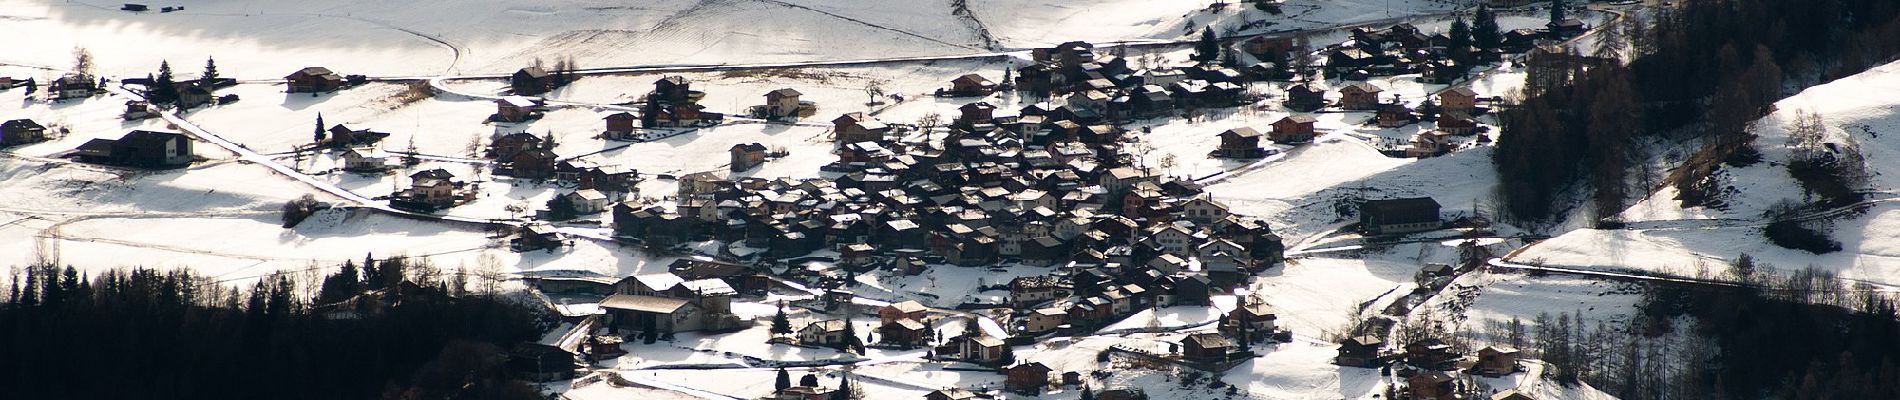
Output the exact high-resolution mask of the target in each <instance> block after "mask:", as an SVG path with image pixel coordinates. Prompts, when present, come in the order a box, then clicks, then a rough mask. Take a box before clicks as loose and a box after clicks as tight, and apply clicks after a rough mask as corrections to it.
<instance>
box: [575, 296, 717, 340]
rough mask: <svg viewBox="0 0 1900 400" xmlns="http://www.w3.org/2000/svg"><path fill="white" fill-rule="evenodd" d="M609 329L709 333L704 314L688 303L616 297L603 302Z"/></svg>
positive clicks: (657, 332)
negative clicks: (705, 331)
mask: <svg viewBox="0 0 1900 400" xmlns="http://www.w3.org/2000/svg"><path fill="white" fill-rule="evenodd" d="M600 308H602V309H604V310H606V311H607V319H606V320H607V322H606V323H607V326H610V327H613V328H614V329H615V330H616V331H627V332H640V333H642V334H645V333H647V332H652V333H654V334H667V333H674V332H691V331H699V330H705V329H707V328H708V327H707V321H706V318H705V317H704V315H705V314H706V313H704V312H703V311H702V310H701V309H700V307H699V306H698V305H695V304H693V302H692V301H688V300H685V299H675V298H668V297H659V296H643V295H633V294H616V295H612V296H607V298H606V299H604V300H601V301H600Z"/></svg>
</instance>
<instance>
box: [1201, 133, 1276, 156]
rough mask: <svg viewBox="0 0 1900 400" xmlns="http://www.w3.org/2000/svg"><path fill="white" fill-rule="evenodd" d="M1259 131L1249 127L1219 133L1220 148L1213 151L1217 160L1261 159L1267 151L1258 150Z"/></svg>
mask: <svg viewBox="0 0 1900 400" xmlns="http://www.w3.org/2000/svg"><path fill="white" fill-rule="evenodd" d="M1260 136H1261V135H1260V131H1256V130H1254V129H1253V128H1249V127H1239V128H1234V129H1228V130H1227V131H1226V132H1221V133H1220V147H1219V148H1216V149H1214V156H1215V157H1219V158H1261V157H1266V156H1267V151H1266V150H1265V149H1261V148H1260Z"/></svg>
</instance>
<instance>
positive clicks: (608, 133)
mask: <svg viewBox="0 0 1900 400" xmlns="http://www.w3.org/2000/svg"><path fill="white" fill-rule="evenodd" d="M601 120H604V121H606V122H607V129H606V130H605V131H603V132H601V135H602V136H604V137H605V138H607V139H611V140H633V139H634V135H633V131H634V123H635V122H636V121H639V120H640V118H639V117H635V116H633V113H630V112H626V111H621V112H617V113H613V114H607V116H606V117H604V118H601Z"/></svg>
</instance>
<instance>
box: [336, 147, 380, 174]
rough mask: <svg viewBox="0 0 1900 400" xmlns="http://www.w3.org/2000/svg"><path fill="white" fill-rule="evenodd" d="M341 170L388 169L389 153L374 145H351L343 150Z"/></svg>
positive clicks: (374, 170)
mask: <svg viewBox="0 0 1900 400" xmlns="http://www.w3.org/2000/svg"><path fill="white" fill-rule="evenodd" d="M343 170H344V171H350V172H384V171H388V170H389V153H388V152H385V151H383V150H382V149H379V148H374V147H352V148H350V149H348V150H344V151H343Z"/></svg>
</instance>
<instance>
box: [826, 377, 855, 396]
mask: <svg viewBox="0 0 1900 400" xmlns="http://www.w3.org/2000/svg"><path fill="white" fill-rule="evenodd" d="M826 399H828V400H851V375H850V374H846V375H844V376H842V377H839V378H838V390H833V391H831V395H830V396H827V397H826Z"/></svg>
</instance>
